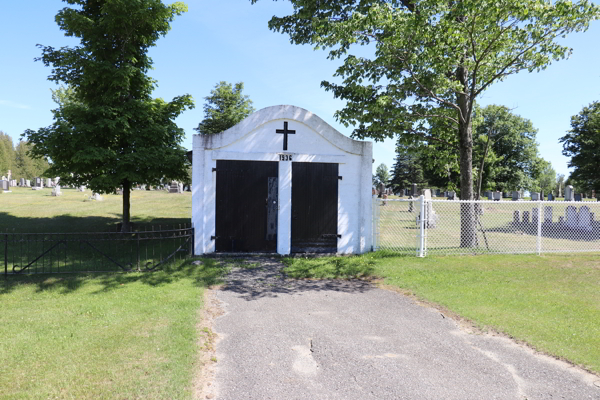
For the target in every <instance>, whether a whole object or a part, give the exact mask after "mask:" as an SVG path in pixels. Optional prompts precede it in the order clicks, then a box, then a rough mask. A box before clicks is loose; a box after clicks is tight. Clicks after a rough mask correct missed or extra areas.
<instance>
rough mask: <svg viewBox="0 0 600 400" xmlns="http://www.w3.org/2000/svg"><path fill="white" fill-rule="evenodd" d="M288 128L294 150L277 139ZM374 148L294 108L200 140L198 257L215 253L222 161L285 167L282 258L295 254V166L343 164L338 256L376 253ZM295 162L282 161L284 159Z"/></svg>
mask: <svg viewBox="0 0 600 400" xmlns="http://www.w3.org/2000/svg"><path fill="white" fill-rule="evenodd" d="M284 122H287V123H288V129H289V130H295V132H296V133H295V134H290V135H288V150H287V151H284V150H283V140H284V135H282V134H277V133H276V130H277V129H283V123H284ZM372 152H373V150H372V144H371V142H362V141H357V140H352V139H350V138H348V137H346V136H344V135H342V134H341V133H339V132H338V131H336V130H335V129H333V128H332V127H331V126H330V125H329V124H327V123H326V122H325V121H323V120H322V119H321V118H319V117H318V116H316V115H315V114H312V113H311V112H309V111H307V110H304V109H302V108H299V107H294V106H273V107H267V108H264V109H262V110H259V111H257V112H255V113H254V114H252V115H250V116H248V117H247V118H246V119H244V120H243V121H242V122H240V123H239V124H237V125H236V126H234V127H232V128H230V129H228V130H226V131H225V132H222V133H220V134H216V135H208V136H204V135H194V140H193V160H192V163H193V174H192V223H193V225H194V228H195V232H196V237H195V253H196V254H204V253H212V252H214V251H215V242H214V240H211V236H214V235H215V222H216V221H215V209H216V204H215V183H216V173H215V172H213V168H215V167H216V161H217V160H248V161H251V160H254V161H278V162H279V215H278V231H277V252H278V253H280V254H289V253H290V248H291V192H292V191H291V185H292V164H291V163H292V162H323V163H337V164H339V175H340V176H342V180H339V181H338V232H337V233H338V234H341V235H342V237H341V238H339V239H338V253H340V254H360V253H364V252H366V251H370V250H371V245H372V233H371V211H372V210H371V170H372V169H371V163H372ZM282 154H285V155H291V157H292V161H291V162H290V161H280V155H282Z"/></svg>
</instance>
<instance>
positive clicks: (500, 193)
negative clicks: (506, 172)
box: [494, 190, 502, 201]
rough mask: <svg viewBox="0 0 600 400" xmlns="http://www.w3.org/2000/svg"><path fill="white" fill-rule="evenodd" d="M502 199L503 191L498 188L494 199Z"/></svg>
mask: <svg viewBox="0 0 600 400" xmlns="http://www.w3.org/2000/svg"><path fill="white" fill-rule="evenodd" d="M500 200H502V192H499V191H497V190H496V191H495V192H494V201H500Z"/></svg>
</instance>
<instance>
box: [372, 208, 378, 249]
mask: <svg viewBox="0 0 600 400" xmlns="http://www.w3.org/2000/svg"><path fill="white" fill-rule="evenodd" d="M372 202H373V206H372V209H373V214H372V215H373V221H372V227H371V235H372V238H371V239H372V240H371V242H372V247H373V251H377V250H379V202H378V200H377V198H376V197H374V198H373V200H372Z"/></svg>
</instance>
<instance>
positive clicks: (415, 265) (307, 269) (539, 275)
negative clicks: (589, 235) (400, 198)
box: [285, 252, 600, 373]
mask: <svg viewBox="0 0 600 400" xmlns="http://www.w3.org/2000/svg"><path fill="white" fill-rule="evenodd" d="M285 263H286V264H287V266H288V267H287V268H286V273H287V274H288V275H289V276H291V277H296V278H309V277H311V278H354V277H377V278H381V279H382V282H383V283H384V284H385V285H389V286H391V287H396V288H399V289H402V290H403V291H408V292H410V293H413V294H414V295H416V296H417V297H419V298H421V299H424V300H427V301H429V302H432V303H435V304H438V305H440V306H442V307H445V308H447V309H449V310H451V311H452V312H454V313H456V314H458V315H459V316H461V317H463V318H466V319H468V320H470V321H472V322H473V323H474V324H475V325H476V326H478V327H479V328H481V329H484V330H486V329H492V330H495V331H499V332H502V333H505V334H507V335H509V336H512V337H514V338H516V339H518V340H522V341H525V342H527V343H528V344H529V345H531V346H533V347H534V348H536V349H538V350H540V351H543V352H546V353H548V354H552V355H554V356H556V357H559V358H563V359H566V360H569V361H570V362H573V363H575V364H578V365H581V366H583V367H585V368H587V369H588V370H590V371H594V372H596V373H600V257H599V254H585V255H584V254H569V255H543V256H541V257H540V256H536V255H478V256H446V257H443V256H428V257H426V258H417V257H414V256H406V255H395V254H393V253H389V252H388V253H386V252H378V253H370V254H366V255H362V256H357V257H346V258H339V257H328V258H315V259H303V258H288V259H285Z"/></svg>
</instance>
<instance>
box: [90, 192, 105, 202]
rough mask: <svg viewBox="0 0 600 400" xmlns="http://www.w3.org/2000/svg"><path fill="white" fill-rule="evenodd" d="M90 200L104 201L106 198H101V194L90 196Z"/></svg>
mask: <svg viewBox="0 0 600 400" xmlns="http://www.w3.org/2000/svg"><path fill="white" fill-rule="evenodd" d="M90 200H96V201H102V200H104V198H103V197H102V196H100V193H93V194H92V195H91V196H90Z"/></svg>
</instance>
